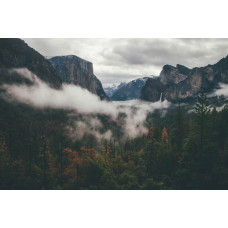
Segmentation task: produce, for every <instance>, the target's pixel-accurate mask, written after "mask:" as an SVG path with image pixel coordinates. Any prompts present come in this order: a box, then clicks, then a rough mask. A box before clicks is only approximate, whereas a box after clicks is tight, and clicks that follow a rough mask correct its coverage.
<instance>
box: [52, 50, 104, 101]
mask: <svg viewBox="0 0 228 228" xmlns="http://www.w3.org/2000/svg"><path fill="white" fill-rule="evenodd" d="M49 61H50V63H51V64H52V66H53V67H54V69H55V70H56V73H57V75H58V76H59V77H60V78H61V79H62V81H63V82H65V83H68V84H75V85H79V86H80V87H82V88H85V89H87V90H89V91H90V92H92V93H93V94H96V95H98V96H99V97H100V98H101V99H106V98H107V96H106V94H105V92H104V90H103V87H102V84H101V82H100V81H99V80H98V79H97V77H96V76H95V75H94V73H93V64H92V63H91V62H88V61H86V60H84V59H81V58H79V57H77V56H74V55H67V56H56V57H53V58H51V59H49Z"/></svg>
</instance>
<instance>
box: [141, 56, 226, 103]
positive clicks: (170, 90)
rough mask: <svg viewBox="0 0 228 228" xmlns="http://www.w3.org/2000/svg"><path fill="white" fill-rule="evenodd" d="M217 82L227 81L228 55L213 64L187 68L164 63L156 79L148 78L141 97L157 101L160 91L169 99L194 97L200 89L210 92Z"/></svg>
mask: <svg viewBox="0 0 228 228" xmlns="http://www.w3.org/2000/svg"><path fill="white" fill-rule="evenodd" d="M218 83H228V56H227V57H225V58H223V59H221V60H220V61H218V62H217V63H216V64H214V65H208V66H205V67H195V68H193V69H189V68H187V67H185V66H182V65H177V67H173V66H170V65H165V66H164V67H163V69H162V71H161V73H160V76H159V78H158V80H154V79H148V80H147V82H146V83H145V86H144V87H143V88H142V93H141V99H143V100H146V101H152V102H155V101H158V100H159V97H160V95H159V94H160V93H163V97H164V99H167V100H169V101H177V100H185V99H188V98H193V97H195V96H196V95H197V94H198V93H199V92H200V91H202V90H203V91H205V92H211V91H212V90H213V89H215V88H216V87H217V86H218Z"/></svg>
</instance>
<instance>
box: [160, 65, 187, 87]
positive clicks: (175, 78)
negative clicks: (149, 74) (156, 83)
mask: <svg viewBox="0 0 228 228" xmlns="http://www.w3.org/2000/svg"><path fill="white" fill-rule="evenodd" d="M190 71H191V70H190V69H188V68H187V67H185V66H182V65H177V67H173V66H170V65H165V66H164V67H163V69H162V71H161V73H160V75H159V77H160V81H161V83H162V84H163V85H170V84H178V83H179V82H181V81H183V80H185V79H186V78H187V75H188V74H189V73H190Z"/></svg>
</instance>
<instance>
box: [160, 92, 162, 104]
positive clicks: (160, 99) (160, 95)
mask: <svg viewBox="0 0 228 228" xmlns="http://www.w3.org/2000/svg"><path fill="white" fill-rule="evenodd" d="M160 102H162V93H161V95H160Z"/></svg>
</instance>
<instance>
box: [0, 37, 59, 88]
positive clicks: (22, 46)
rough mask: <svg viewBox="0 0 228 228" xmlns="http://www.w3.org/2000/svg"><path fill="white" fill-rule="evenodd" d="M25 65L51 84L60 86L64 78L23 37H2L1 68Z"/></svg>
mask: <svg viewBox="0 0 228 228" xmlns="http://www.w3.org/2000/svg"><path fill="white" fill-rule="evenodd" d="M24 67H25V68H28V69H29V70H30V71H32V72H33V73H35V74H36V75H37V76H38V77H39V78H40V79H42V80H43V81H45V82H47V83H48V84H49V85H50V86H52V87H54V88H60V86H61V84H62V80H61V79H60V78H59V77H58V76H57V74H56V73H55V70H54V68H53V67H52V65H51V64H50V62H49V61H47V60H46V59H45V58H44V57H43V56H42V55H41V54H40V53H38V52H37V51H35V50H34V49H33V48H31V47H29V46H28V45H27V44H26V43H25V42H24V41H23V40H21V39H0V69H1V70H3V69H4V70H7V69H11V68H24ZM5 72H6V71H5ZM0 80H1V75H0Z"/></svg>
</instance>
